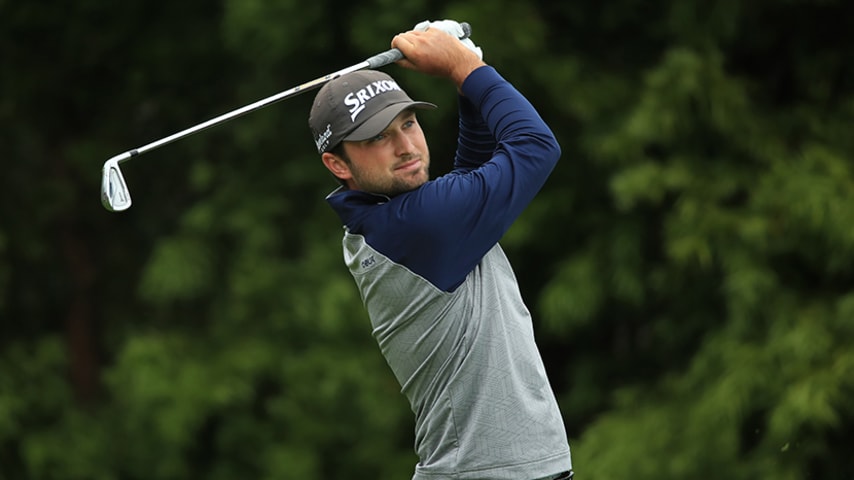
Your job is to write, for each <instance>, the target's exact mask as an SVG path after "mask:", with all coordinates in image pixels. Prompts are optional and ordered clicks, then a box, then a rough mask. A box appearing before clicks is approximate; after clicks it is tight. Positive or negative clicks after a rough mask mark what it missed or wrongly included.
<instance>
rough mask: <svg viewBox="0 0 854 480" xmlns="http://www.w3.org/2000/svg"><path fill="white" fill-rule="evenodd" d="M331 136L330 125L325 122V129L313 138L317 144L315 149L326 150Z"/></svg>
mask: <svg viewBox="0 0 854 480" xmlns="http://www.w3.org/2000/svg"><path fill="white" fill-rule="evenodd" d="M331 136H332V125H330V124H328V123H327V124H326V130H324V132H323V133H321V134H320V135H318V136H317V138H316V139H314V144H315V145H317V151H318V152H322V151H324V150H326V147H327V146H328V145H329V138H330V137H331Z"/></svg>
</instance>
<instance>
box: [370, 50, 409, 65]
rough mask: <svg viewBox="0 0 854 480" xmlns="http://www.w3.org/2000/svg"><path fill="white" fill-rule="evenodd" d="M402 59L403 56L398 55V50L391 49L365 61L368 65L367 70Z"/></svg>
mask: <svg viewBox="0 0 854 480" xmlns="http://www.w3.org/2000/svg"><path fill="white" fill-rule="evenodd" d="M402 59H403V54H402V53H400V50H398V49H396V48H392V49H391V50H386V51H385V52H383V53H378V54H376V55H374V56H373V57H371V58H369V59H367V60H365V61H366V62H367V63H368V68H380V67H383V66H385V65H388V64H390V63H394V62H396V61H398V60H402Z"/></svg>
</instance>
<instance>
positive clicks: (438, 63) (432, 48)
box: [391, 28, 486, 87]
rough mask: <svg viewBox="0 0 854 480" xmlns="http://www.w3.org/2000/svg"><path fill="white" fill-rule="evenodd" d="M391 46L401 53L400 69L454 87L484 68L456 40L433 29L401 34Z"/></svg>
mask: <svg viewBox="0 0 854 480" xmlns="http://www.w3.org/2000/svg"><path fill="white" fill-rule="evenodd" d="M391 46H392V47H394V48H397V49H398V50H400V51H401V53H403V56H404V58H403V60H400V61H398V62H397V64H398V65H400V66H401V67H404V68H408V69H411V70H415V71H418V72H421V73H425V74H428V75H434V76H438V77H445V78H449V79H450V80H451V81H453V82H454V83H455V84H456V85H457V87H459V86H460V85H462V83H463V81H464V80H465V79H466V77H468V76H469V74H470V73H471V72H472V71H473V70H475V69H476V68H478V67H481V66H483V65H486V64H485V63H484V62H483V60H481V59H480V58H478V56H477V54H475V53H474V52H472V51H471V50H469V49H468V47H466V46H465V45H463V44H462V42H460V41H459V39H457V38H454V37H453V36H452V35H449V34H448V33H446V32H444V31H442V30H439V29H436V28H428V29H427V30H426V31H423V32H419V31H414V30H413V31H409V32H406V33H401V34H399V35H396V36H395V37H394V38H393V39H392V40H391Z"/></svg>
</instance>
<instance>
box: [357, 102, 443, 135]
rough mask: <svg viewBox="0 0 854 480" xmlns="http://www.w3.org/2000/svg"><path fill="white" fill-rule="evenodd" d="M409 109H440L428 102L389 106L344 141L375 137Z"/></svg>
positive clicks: (401, 103) (402, 103)
mask: <svg viewBox="0 0 854 480" xmlns="http://www.w3.org/2000/svg"><path fill="white" fill-rule="evenodd" d="M408 108H416V109H419V110H433V109H435V108H439V107H437V106H436V105H433V104H432V103H428V102H400V103H395V104H393V105H389V106H388V107H386V108H384V109H382V110H380V111H379V112H377V113H376V114H375V115H374V116H373V117H371V118H369V119H368V120H366V121H365V123H363V124H361V125H359V126H358V127H357V128H356V129H355V130H353V131H352V132H350V133H349V134H348V135H347V136H345V137H344V138H343V139H342V141H347V142H361V141H362V140H367V139H369V138H372V137H375V136H377V135H379V134H380V133H382V131H383V130H385V129H386V128H387V127H388V126H389V124H391V122H392V121H393V120H394V119H395V118H396V117H397V116H398V115H400V112H402V111H404V110H406V109H408Z"/></svg>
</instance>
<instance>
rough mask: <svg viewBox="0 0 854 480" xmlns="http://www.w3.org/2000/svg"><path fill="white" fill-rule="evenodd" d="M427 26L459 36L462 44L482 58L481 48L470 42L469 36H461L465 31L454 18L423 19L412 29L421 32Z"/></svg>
mask: <svg viewBox="0 0 854 480" xmlns="http://www.w3.org/2000/svg"><path fill="white" fill-rule="evenodd" d="M428 28H435V29H438V30H442V31H443V32H446V33H449V34H451V35H453V36H454V37H456V38H459V39H460V41H461V42H463V45H465V46H466V47H468V49H469V50H471V51H472V52H474V53H476V54H477V58H479V59H481V60H483V50H481V49H480V47H478V46H477V45H475V44H474V42H472V40H471V38H461V37H463V36H465V32H463V27H462V26H460V24H459V22H455V21H454V20H437V21H435V22H431V21H429V20H425V21H423V22H421V23H419V24H418V25H415V27H414V28H413V30H417V31H419V32H423V31H425V30H427V29H428Z"/></svg>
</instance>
